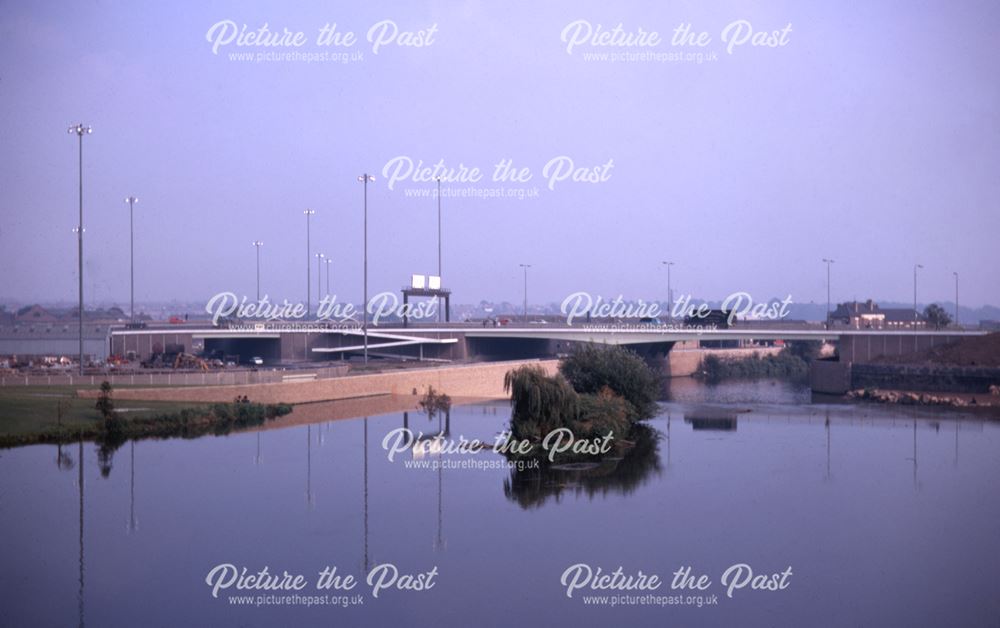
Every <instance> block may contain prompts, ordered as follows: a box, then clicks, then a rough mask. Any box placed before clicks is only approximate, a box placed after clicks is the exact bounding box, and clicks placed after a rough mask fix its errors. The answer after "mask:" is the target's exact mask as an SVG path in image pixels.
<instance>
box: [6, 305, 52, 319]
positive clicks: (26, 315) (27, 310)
mask: <svg viewBox="0 0 1000 628" xmlns="http://www.w3.org/2000/svg"><path fill="white" fill-rule="evenodd" d="M14 320H15V322H17V323H55V322H58V321H59V317H58V316H56V315H55V314H52V313H51V312H49V311H48V310H46V309H45V308H43V307H42V306H41V305H38V304H37V303H36V304H35V305H26V306H24V307H22V308H21V309H19V310H18V311H17V314H15V315H14Z"/></svg>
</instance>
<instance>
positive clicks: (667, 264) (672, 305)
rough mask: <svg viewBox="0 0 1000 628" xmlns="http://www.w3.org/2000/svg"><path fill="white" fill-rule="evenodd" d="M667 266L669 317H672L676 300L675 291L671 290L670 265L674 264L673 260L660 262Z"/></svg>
mask: <svg viewBox="0 0 1000 628" xmlns="http://www.w3.org/2000/svg"><path fill="white" fill-rule="evenodd" d="M660 263H661V264H663V265H664V266H666V267H667V318H668V319H671V318H673V316H674V311H673V310H674V301H673V293H672V292H671V291H670V267H671V266H673V265H674V263H673V262H660Z"/></svg>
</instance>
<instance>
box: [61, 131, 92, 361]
mask: <svg viewBox="0 0 1000 628" xmlns="http://www.w3.org/2000/svg"><path fill="white" fill-rule="evenodd" d="M66 132H67V133H70V134H73V133H76V136H77V138H78V139H79V156H80V158H79V161H80V222H79V225H78V226H77V232H76V236H77V240H76V241H77V263H78V268H77V270H78V277H77V279H78V280H79V283H80V285H79V288H80V290H79V292H80V319H79V322H80V327H79V331H80V375H81V376H82V375H83V136H84V135H90V134H91V133H93V132H94V130H93V129H91V128H90V127H89V126H87V125H85V124H83V123H82V122H81V123H79V124H77V125H76V126H71V127H69V128H68V129H66Z"/></svg>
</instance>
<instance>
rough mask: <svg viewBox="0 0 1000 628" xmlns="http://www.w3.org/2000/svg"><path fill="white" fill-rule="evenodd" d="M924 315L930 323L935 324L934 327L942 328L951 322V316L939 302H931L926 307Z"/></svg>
mask: <svg viewBox="0 0 1000 628" xmlns="http://www.w3.org/2000/svg"><path fill="white" fill-rule="evenodd" d="M924 317H925V318H926V319H927V324H928V325H933V326H934V329H941V328H942V327H947V326H948V325H950V324H951V316H949V315H948V312H946V311H945V310H944V308H943V307H941V306H940V305H938V304H937V303H931V304H930V305H928V306H927V307H926V308H924Z"/></svg>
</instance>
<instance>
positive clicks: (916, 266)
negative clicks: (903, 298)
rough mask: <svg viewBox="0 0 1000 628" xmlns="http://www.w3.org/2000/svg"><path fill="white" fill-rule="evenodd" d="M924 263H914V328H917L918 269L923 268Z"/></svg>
mask: <svg viewBox="0 0 1000 628" xmlns="http://www.w3.org/2000/svg"><path fill="white" fill-rule="evenodd" d="M923 267H924V265H923V264H914V265H913V328H914V329H916V328H917V269H918V268H923Z"/></svg>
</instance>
